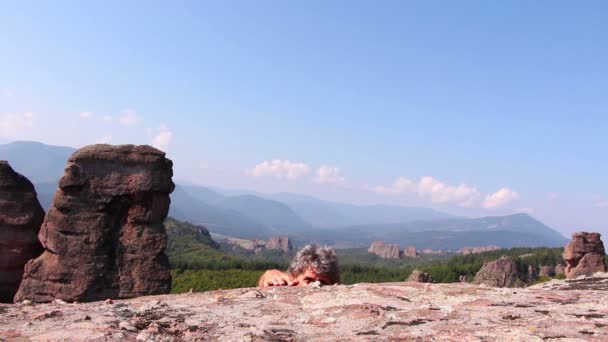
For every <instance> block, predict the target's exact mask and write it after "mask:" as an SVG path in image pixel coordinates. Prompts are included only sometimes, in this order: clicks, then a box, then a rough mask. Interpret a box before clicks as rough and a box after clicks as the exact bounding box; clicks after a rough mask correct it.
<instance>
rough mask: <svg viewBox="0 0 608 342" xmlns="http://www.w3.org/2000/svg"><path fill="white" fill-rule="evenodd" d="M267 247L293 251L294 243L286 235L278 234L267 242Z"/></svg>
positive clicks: (287, 251) (286, 251)
mask: <svg viewBox="0 0 608 342" xmlns="http://www.w3.org/2000/svg"><path fill="white" fill-rule="evenodd" d="M266 249H278V250H281V251H283V252H285V253H289V252H291V251H293V249H294V248H293V245H292V244H291V241H290V240H289V238H288V237H286V236H276V237H272V238H270V240H268V241H267V242H266Z"/></svg>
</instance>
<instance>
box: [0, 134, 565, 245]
mask: <svg viewBox="0 0 608 342" xmlns="http://www.w3.org/2000/svg"><path fill="white" fill-rule="evenodd" d="M74 151H75V149H74V148H71V147H61V146H51V145H45V144H42V143H39V142H13V143H9V144H4V145H0V160H8V161H9V162H10V164H11V165H12V166H13V168H14V169H15V170H16V171H17V172H20V173H22V174H23V175H25V176H26V177H28V178H29V179H30V180H31V181H32V182H33V183H34V184H35V186H36V189H37V192H38V197H39V199H40V202H41V204H42V205H43V207H44V208H45V209H48V207H49V206H50V204H51V201H52V197H53V195H54V193H55V191H56V190H57V181H58V180H59V178H60V177H61V176H62V175H63V170H64V168H65V165H66V161H67V159H68V157H69V156H70V155H71V154H72V153H73V152H74ZM171 200H172V203H171V210H170V215H171V216H173V217H175V218H177V219H179V220H184V221H189V222H192V223H195V224H201V225H204V226H206V227H207V228H208V229H209V230H210V231H211V232H213V233H219V234H223V235H228V236H234V237H239V238H248V239H256V238H258V239H265V238H268V237H270V236H276V235H288V236H290V237H292V238H293V239H294V240H295V241H296V243H298V245H301V244H303V243H308V242H310V241H317V242H323V243H329V244H341V245H348V246H366V245H367V244H369V243H371V241H373V240H385V241H387V242H391V243H399V244H402V245H411V244H413V245H416V246H417V247H418V248H434V249H458V248H461V247H464V246H478V245H487V244H497V245H499V246H501V247H512V246H562V245H564V244H565V243H566V242H567V240H566V239H565V238H564V237H563V236H562V235H561V234H559V233H558V232H556V231H555V230H553V229H551V228H549V227H547V226H545V225H544V224H542V223H541V222H539V221H537V220H535V219H534V218H532V217H530V216H529V215H526V214H517V215H511V216H502V217H500V216H499V217H484V218H477V219H470V218H459V217H454V216H452V215H449V214H446V213H442V212H438V211H435V210H433V209H429V208H414V207H401V206H390V205H370V206H359V205H352V204H345V203H335V202H328V201H323V200H319V199H316V198H314V197H310V196H305V195H300V194H291V193H276V194H259V193H255V192H252V191H223V190H218V189H212V188H208V187H202V186H192V185H180V184H178V185H177V186H176V189H175V191H174V192H173V194H171Z"/></svg>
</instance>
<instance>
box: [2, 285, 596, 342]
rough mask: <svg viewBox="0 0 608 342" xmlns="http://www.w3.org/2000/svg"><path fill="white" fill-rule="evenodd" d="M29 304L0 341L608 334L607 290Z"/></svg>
mask: <svg viewBox="0 0 608 342" xmlns="http://www.w3.org/2000/svg"><path fill="white" fill-rule="evenodd" d="M597 279H600V280H603V278H597ZM28 304H29V303H26V304H15V305H9V304H4V305H1V306H0V340H1V341H28V340H36V341H119V340H120V341H188V340H191V341H203V340H204V341H216V340H221V341H337V340H340V341H344V340H359V341H388V340H400V341H401V340H403V341H431V340H433V341H453V340H460V341H553V340H564V341H606V340H608V292H607V291H605V288H604V290H578V289H571V290H549V289H545V288H542V287H537V288H528V289H507V288H491V287H486V286H484V285H481V286H478V285H471V284H461V283H459V284H421V283H385V284H358V285H352V286H327V287H320V288H319V287H314V286H313V287H307V288H288V287H282V288H268V289H237V290H228V291H213V292H206V293H191V294H182V295H162V296H149V297H140V298H135V299H127V300H115V301H110V300H108V301H105V302H104V301H102V302H93V303H82V304H73V303H65V302H62V301H57V302H54V303H49V304H33V305H32V304H29V305H28Z"/></svg>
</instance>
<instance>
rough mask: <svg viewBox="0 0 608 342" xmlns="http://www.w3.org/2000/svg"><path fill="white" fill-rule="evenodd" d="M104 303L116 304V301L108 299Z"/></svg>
mask: <svg viewBox="0 0 608 342" xmlns="http://www.w3.org/2000/svg"><path fill="white" fill-rule="evenodd" d="M104 303H106V304H114V301H113V300H111V299H110V298H108V299H106V300H105V301H104Z"/></svg>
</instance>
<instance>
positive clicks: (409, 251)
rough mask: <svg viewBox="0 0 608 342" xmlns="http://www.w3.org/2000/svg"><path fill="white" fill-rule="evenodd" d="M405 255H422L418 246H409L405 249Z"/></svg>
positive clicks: (413, 256)
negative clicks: (417, 248)
mask: <svg viewBox="0 0 608 342" xmlns="http://www.w3.org/2000/svg"><path fill="white" fill-rule="evenodd" d="M403 256H406V257H410V258H417V257H419V256H420V253H419V252H418V251H417V250H416V246H407V247H405V249H403Z"/></svg>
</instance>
